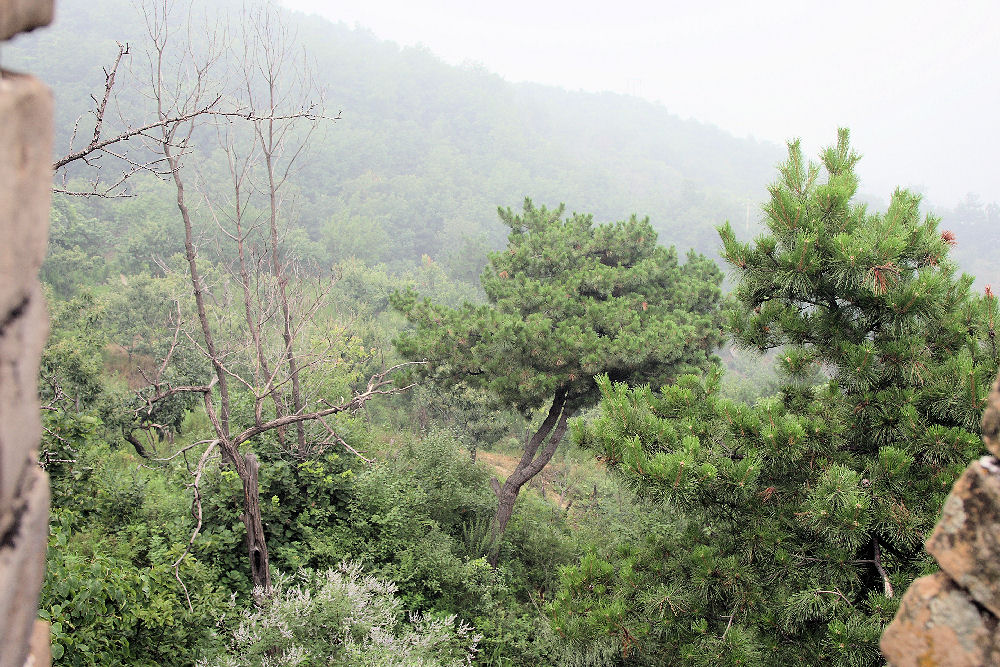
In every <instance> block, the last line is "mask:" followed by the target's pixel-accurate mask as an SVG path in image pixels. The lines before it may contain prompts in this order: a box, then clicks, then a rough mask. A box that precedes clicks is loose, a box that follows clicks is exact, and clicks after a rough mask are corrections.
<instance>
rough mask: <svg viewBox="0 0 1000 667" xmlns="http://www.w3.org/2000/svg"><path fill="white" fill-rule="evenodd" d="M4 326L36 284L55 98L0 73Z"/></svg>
mask: <svg viewBox="0 0 1000 667" xmlns="http://www.w3.org/2000/svg"><path fill="white" fill-rule="evenodd" d="M2 1H3V0H0V2H2ZM0 119H3V121H2V122H0V240H2V242H0V327H2V326H3V323H4V322H7V321H8V320H9V319H10V316H11V313H14V312H16V310H17V309H18V308H19V307H20V306H21V304H22V303H23V302H24V300H25V299H26V298H27V296H28V292H29V291H30V290H31V289H32V288H33V287H34V285H35V284H36V283H37V276H38V270H39V268H40V267H41V265H42V262H43V261H44V260H45V249H46V243H47V241H48V230H49V208H50V206H51V203H52V94H51V92H50V91H49V89H48V88H47V87H46V86H45V85H43V84H42V83H41V82H40V81H38V80H37V79H35V78H34V77H31V76H26V75H23V74H11V73H10V72H4V71H0Z"/></svg>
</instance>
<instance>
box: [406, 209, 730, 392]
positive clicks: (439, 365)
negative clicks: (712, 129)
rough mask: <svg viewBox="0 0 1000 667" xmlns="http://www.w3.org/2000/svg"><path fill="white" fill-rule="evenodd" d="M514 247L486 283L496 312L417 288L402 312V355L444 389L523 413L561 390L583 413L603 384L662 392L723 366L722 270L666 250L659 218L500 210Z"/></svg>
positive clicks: (493, 258) (492, 260)
mask: <svg viewBox="0 0 1000 667" xmlns="http://www.w3.org/2000/svg"><path fill="white" fill-rule="evenodd" d="M499 215H500V218H501V220H502V221H503V223H504V224H505V225H507V226H508V227H510V229H511V232H510V235H509V237H508V243H507V247H506V248H505V249H504V250H501V251H498V252H495V253H492V254H491V255H490V256H489V264H488V266H487V267H486V269H485V271H484V272H483V274H482V278H481V280H482V285H483V289H484V290H485V292H486V295H487V298H488V303H487V304H484V305H473V304H468V303H466V304H465V305H463V306H462V307H461V308H457V309H452V308H447V307H444V306H441V305H438V304H434V303H431V302H430V301H429V300H427V299H424V300H421V299H419V297H418V295H417V294H416V293H415V292H413V291H412V290H408V291H407V292H405V293H397V294H396V295H395V296H394V298H393V303H394V305H395V306H396V308H397V309H399V310H400V311H402V312H403V313H404V314H405V315H406V316H407V318H408V319H409V320H410V321H411V322H412V323H413V324H414V325H416V329H415V330H414V331H411V332H407V333H404V334H403V335H401V336H400V338H399V340H398V341H397V347H398V348H399V350H400V351H401V352H402V353H403V355H404V356H407V357H409V358H413V359H426V360H427V362H428V365H427V366H426V368H425V369H424V370H423V371H422V372H423V373H425V374H426V375H428V376H429V377H432V378H434V379H436V380H438V381H455V382H465V383H468V384H470V385H473V386H478V387H480V388H483V389H487V390H489V391H490V392H491V393H493V394H495V395H496V396H497V397H498V398H499V399H501V400H502V401H504V402H506V403H508V404H510V405H512V406H514V407H516V408H517V409H519V410H522V411H530V410H533V409H536V408H539V407H541V406H542V405H544V404H545V403H546V402H548V401H549V400H551V399H552V397H553V396H554V395H555V393H556V391H557V390H559V389H560V388H562V389H565V391H566V392H567V405H568V406H569V407H571V408H573V409H576V408H579V407H582V406H585V405H588V404H591V403H593V402H594V401H595V400H596V398H597V387H596V385H595V383H594V376H595V375H599V374H604V373H606V374H608V375H609V376H610V377H611V378H612V379H613V380H615V381H619V382H628V383H640V382H653V383H654V384H656V383H663V382H666V381H667V380H668V379H671V378H673V377H676V376H677V375H679V374H680V373H683V372H687V371H693V370H697V369H700V368H705V367H706V366H708V365H709V364H711V363H713V362H714V351H715V349H716V348H717V347H718V346H719V345H720V344H721V343H722V334H721V330H720V326H719V318H720V315H719V311H718V303H719V299H720V296H721V292H720V288H719V284H720V282H721V279H722V274H721V272H720V271H719V269H718V267H716V265H715V264H714V263H713V262H711V261H710V260H708V259H706V258H704V257H703V256H701V255H697V254H694V253H689V254H688V256H687V261H686V262H685V263H684V264H681V263H680V262H679V261H678V257H677V252H676V251H675V250H674V249H673V248H669V249H668V248H665V247H663V246H660V245H658V244H657V237H656V232H654V231H653V228H652V226H651V225H650V223H649V220H648V219H646V218H638V217H636V216H632V217H630V218H629V219H627V220H624V221H619V222H614V223H607V224H596V225H595V224H594V221H593V217H592V216H590V215H583V214H579V213H573V214H571V215H566V209H565V207H564V206H559V207H557V208H555V209H548V208H546V207H544V206H543V207H541V208H538V207H536V206H535V205H534V204H533V203H532V202H531V200H530V199H526V200H525V202H524V208H523V211H521V212H517V213H515V212H514V211H513V210H511V209H510V208H506V209H504V208H501V209H500V210H499Z"/></svg>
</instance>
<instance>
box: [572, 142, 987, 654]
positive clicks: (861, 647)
mask: <svg viewBox="0 0 1000 667" xmlns="http://www.w3.org/2000/svg"><path fill="white" fill-rule="evenodd" d="M857 161H858V155H857V154H856V153H855V152H854V151H852V150H851V148H850V145H849V141H848V133H847V131H846V130H842V131H841V132H840V136H839V140H838V142H837V145H836V146H834V147H832V148H829V149H827V150H826V151H824V152H823V154H822V160H821V164H818V165H817V164H806V162H804V160H803V158H802V154H801V151H800V148H799V145H798V143H797V142H793V143H791V144H790V145H789V158H788V161H787V162H786V163H785V164H784V165H783V166H782V167H781V169H780V179H779V180H778V182H777V183H775V184H774V185H773V186H771V188H770V195H771V197H770V201H769V202H768V203H767V204H766V205H765V207H764V211H765V213H766V220H765V221H766V225H767V232H766V233H765V234H763V235H762V236H760V237H759V238H757V239H756V240H754V241H753V242H751V243H741V242H739V241H737V240H736V238H735V234H734V233H733V230H732V228H731V227H730V226H729V225H728V224H726V225H724V226H723V227H721V228H720V234H721V236H722V241H723V246H724V256H725V258H726V259H727V261H728V262H729V263H730V264H731V265H732V267H733V270H734V273H735V277H736V283H737V286H736V297H737V299H738V306H737V307H736V308H735V309H734V310H733V311H732V313H731V317H730V326H731V329H732V332H733V336H734V339H735V341H736V343H737V344H739V345H742V346H745V347H749V348H754V349H757V350H760V351H764V350H769V349H773V348H778V349H780V350H781V352H780V354H779V355H778V360H779V366H780V368H781V371H782V373H783V376H784V379H785V380H784V386H783V388H782V389H781V392H780V394H779V395H777V396H775V397H773V398H771V399H768V400H764V401H760V402H758V403H757V404H756V405H754V406H748V405H744V404H740V403H738V402H734V401H729V400H724V399H722V398H720V397H719V396H718V395H717V389H718V384H719V381H718V377H717V376H716V375H712V376H709V377H708V378H702V379H699V378H697V377H693V376H691V377H687V378H684V379H682V381H681V382H679V383H678V384H677V385H675V386H667V387H664V388H663V389H662V390H661V391H659V392H652V391H650V390H649V389H648V388H629V387H626V386H624V385H621V384H618V383H615V382H614V381H613V379H608V378H603V379H602V380H601V381H600V382H599V384H600V387H601V391H602V393H603V402H602V410H601V417H600V418H599V419H598V420H597V421H596V422H595V423H594V424H593V425H591V426H590V427H581V428H580V431H579V433H578V437H579V438H580V440H581V441H583V442H586V443H588V444H590V445H591V446H593V447H595V448H596V449H597V450H598V451H599V452H600V453H601V454H602V455H603V456H604V457H605V458H606V459H607V461H608V462H609V464H611V466H612V467H613V468H614V469H615V470H616V471H617V472H618V473H619V474H620V475H621V476H622V478H623V479H624V480H626V481H627V482H628V483H630V484H631V485H632V486H633V487H634V488H635V489H636V490H637V491H639V493H640V495H642V496H644V497H646V498H648V499H651V500H653V501H655V502H656V503H657V504H659V505H660V506H661V508H663V514H662V515H661V516H660V518H658V519H655V520H651V525H650V526H649V527H647V528H646V529H645V530H644V532H643V534H642V536H641V537H639V538H637V539H635V540H631V541H628V542H627V543H624V544H623V545H622V546H621V547H620V549H619V550H618V552H617V553H616V554H614V555H604V557H598V555H593V556H591V559H590V560H589V561H584V562H583V563H582V564H581V565H580V566H579V567H574V568H570V569H569V570H567V571H566V572H565V573H564V586H563V589H562V590H561V592H560V594H559V597H558V600H557V602H556V603H555V604H554V605H553V613H554V614H555V618H556V625H557V627H558V628H559V629H560V630H561V631H563V632H565V633H566V634H567V635H568V636H570V637H572V638H574V639H575V641H576V642H578V644H579V646H580V649H581V650H583V651H584V652H586V651H591V652H594V651H599V650H606V649H607V645H608V644H609V640H608V638H609V637H610V638H611V641H610V644H611V645H613V646H614V647H616V648H617V649H618V650H619V651H620V653H621V655H624V656H627V657H629V659H630V660H631V661H633V662H634V663H637V664H642V663H645V664H683V665H697V664H713V665H750V664H808V665H814V664H839V665H873V664H879V663H880V662H881V657H880V655H879V652H878V638H879V636H880V634H881V632H882V629H883V628H884V627H885V625H886V624H887V623H888V622H889V621H891V619H892V617H893V614H894V612H895V609H896V605H897V604H898V598H899V595H900V594H901V593H902V591H903V590H905V588H906V587H907V586H908V585H909V583H910V582H911V581H912V580H913V579H914V578H916V577H917V576H920V575H921V574H923V573H925V572H926V571H927V570H928V569H929V568H932V567H933V564H932V562H931V561H930V560H929V558H928V557H927V556H926V555H925V554H924V552H923V549H922V544H923V541H924V539H925V538H926V537H927V535H928V534H929V532H930V530H931V529H932V527H933V525H934V523H935V521H936V518H937V515H938V512H939V510H940V507H941V505H942V504H943V502H944V499H945V497H946V494H947V493H948V490H949V489H950V488H951V485H952V483H953V482H954V481H955V479H956V478H957V476H958V475H959V474H960V473H961V471H962V470H963V469H964V467H965V465H966V464H967V463H968V461H969V460H970V459H972V458H974V457H975V456H977V455H978V454H979V453H980V452H981V451H982V445H981V442H980V438H979V417H980V414H981V411H982V409H983V407H984V405H985V399H986V394H987V391H988V389H989V386H990V381H991V379H992V378H993V376H994V375H995V373H996V369H997V350H996V346H995V329H994V321H995V319H996V316H997V307H996V300H995V298H994V297H993V295H992V293H991V291H989V290H988V291H987V294H986V295H985V296H983V297H977V296H975V295H972V294H971V293H970V285H971V282H972V279H971V278H970V277H968V276H961V277H958V276H956V275H955V266H954V264H953V263H952V262H951V261H950V260H949V258H948V253H949V250H950V247H951V245H953V243H954V241H955V239H954V236H953V235H952V234H951V233H950V232H947V231H944V232H942V231H939V229H938V224H939V221H938V220H937V219H935V218H934V217H933V216H921V215H920V212H919V198H918V197H917V196H915V195H913V194H911V193H909V192H906V191H897V192H896V193H895V194H894V196H893V198H892V201H891V203H890V206H889V208H888V210H887V211H886V212H885V213H884V214H878V213H873V212H870V211H868V210H867V208H866V207H865V206H863V205H860V204H856V203H853V201H852V200H853V197H854V195H855V193H856V190H857V186H858V179H857V176H856V174H855V172H854V167H855V165H856V163H857ZM817 367H818V368H819V369H820V370H821V371H822V373H823V374H824V376H825V377H826V378H827V379H826V381H823V382H821V383H819V384H816V383H815V382H814V381H811V380H810V378H814V377H815V371H816V370H817ZM595 586H599V587H600V588H599V589H598V588H595ZM595 590H601V591H605V593H604V594H603V595H598V594H597V593H595V592H594V591H595Z"/></svg>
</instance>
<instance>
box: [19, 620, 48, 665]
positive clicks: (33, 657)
mask: <svg viewBox="0 0 1000 667" xmlns="http://www.w3.org/2000/svg"><path fill="white" fill-rule="evenodd" d="M51 664H52V630H51V628H50V627H49V624H48V622H46V621H42V620H37V621H35V627H34V629H33V630H32V631H31V646H30V652H29V653H28V659H27V660H25V661H24V667H49V666H50V665H51Z"/></svg>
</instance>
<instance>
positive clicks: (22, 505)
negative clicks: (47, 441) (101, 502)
mask: <svg viewBox="0 0 1000 667" xmlns="http://www.w3.org/2000/svg"><path fill="white" fill-rule="evenodd" d="M21 491H22V495H21V496H20V497H19V498H18V503H19V505H18V512H17V520H16V522H15V523H14V525H13V527H12V529H11V530H10V531H8V533H7V535H6V542H5V543H4V546H3V547H0V613H2V614H3V618H2V620H0V667H21V666H22V665H23V664H24V662H25V659H26V658H27V656H28V650H29V644H28V640H29V638H30V637H31V634H32V629H33V626H34V623H35V619H36V617H37V614H38V596H39V594H40V592H41V589H42V579H43V577H44V576H45V547H46V544H47V542H48V534H49V531H48V526H49V480H48V476H47V475H46V474H45V473H44V472H43V471H42V470H41V469H39V468H38V466H32V467H31V468H29V469H28V471H27V472H26V474H25V481H24V484H23V486H22V489H21Z"/></svg>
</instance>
